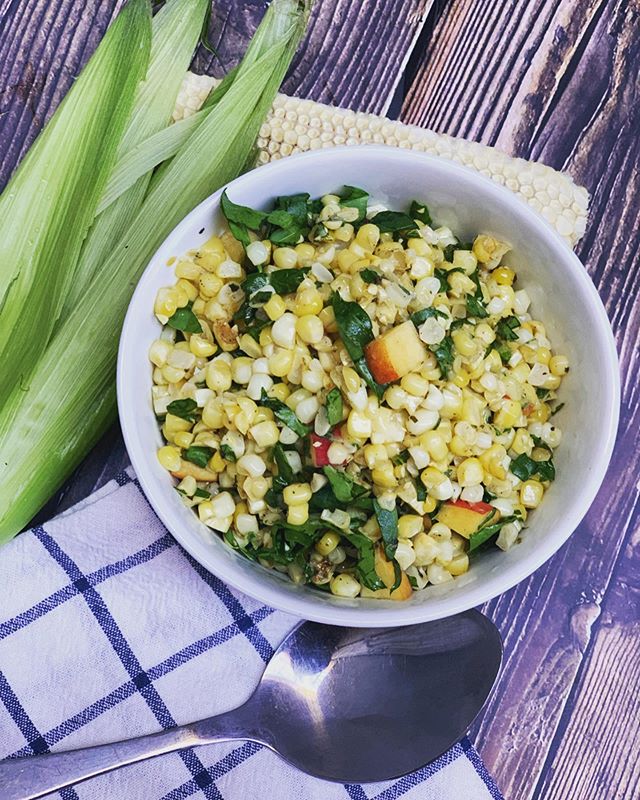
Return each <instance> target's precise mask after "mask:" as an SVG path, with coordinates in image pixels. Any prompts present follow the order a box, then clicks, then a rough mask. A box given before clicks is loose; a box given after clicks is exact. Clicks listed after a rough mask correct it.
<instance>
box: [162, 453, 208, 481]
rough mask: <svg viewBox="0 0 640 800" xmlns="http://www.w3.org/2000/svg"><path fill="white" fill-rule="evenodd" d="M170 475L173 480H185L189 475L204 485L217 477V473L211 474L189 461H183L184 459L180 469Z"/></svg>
mask: <svg viewBox="0 0 640 800" xmlns="http://www.w3.org/2000/svg"><path fill="white" fill-rule="evenodd" d="M171 474H172V475H173V477H174V478H186V477H187V475H191V477H192V478H195V479H196V480H197V481H203V482H205V483H208V482H209V481H215V480H216V478H217V477H218V475H217V473H215V472H212V471H211V470H210V469H206V468H205V467H199V466H198V465H197V464H194V463H192V462H191V461H185V460H184V458H183V459H182V462H181V464H180V469H177V470H176V471H175V472H172V473H171Z"/></svg>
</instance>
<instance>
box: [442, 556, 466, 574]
mask: <svg viewBox="0 0 640 800" xmlns="http://www.w3.org/2000/svg"><path fill="white" fill-rule="evenodd" d="M468 570H469V556H468V555H467V554H466V553H459V554H458V555H457V556H456V557H455V558H453V559H452V560H451V561H449V563H448V564H447V572H449V573H450V574H451V575H464V573H465V572H467V571H468Z"/></svg>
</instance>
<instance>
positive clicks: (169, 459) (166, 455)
mask: <svg viewBox="0 0 640 800" xmlns="http://www.w3.org/2000/svg"><path fill="white" fill-rule="evenodd" d="M158 461H159V462H160V464H161V465H162V466H163V467H164V468H165V469H168V470H169V472H176V471H177V470H179V469H180V464H181V463H182V461H181V459H180V451H179V450H178V449H177V448H175V447H171V446H170V445H165V446H164V447H161V448H160V449H159V450H158Z"/></svg>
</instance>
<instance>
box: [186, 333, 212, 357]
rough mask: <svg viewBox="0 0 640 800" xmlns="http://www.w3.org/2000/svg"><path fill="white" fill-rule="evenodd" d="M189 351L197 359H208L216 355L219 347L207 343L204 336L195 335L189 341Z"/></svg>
mask: <svg viewBox="0 0 640 800" xmlns="http://www.w3.org/2000/svg"><path fill="white" fill-rule="evenodd" d="M189 349H190V350H191V352H192V353H193V355H194V356H195V357H196V358H208V357H209V356H212V355H214V353H215V352H216V351H217V349H218V345H216V344H214V343H213V342H209V341H207V340H206V339H205V338H204V337H203V336H199V335H198V334H194V335H193V336H191V338H190V339H189Z"/></svg>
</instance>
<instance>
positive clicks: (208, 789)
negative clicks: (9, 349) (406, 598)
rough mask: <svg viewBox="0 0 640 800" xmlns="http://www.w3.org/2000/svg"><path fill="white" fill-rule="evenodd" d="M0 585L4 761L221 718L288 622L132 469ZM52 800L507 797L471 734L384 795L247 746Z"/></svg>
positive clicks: (9, 568)
mask: <svg viewBox="0 0 640 800" xmlns="http://www.w3.org/2000/svg"><path fill="white" fill-rule="evenodd" d="M0 587H1V588H0V617H1V619H2V620H4V621H0V757H6V756H29V755H32V754H34V753H46V752H49V750H51V751H59V750H69V749H72V748H76V747H85V746H87V745H94V744H102V743H104V742H110V741H114V740H118V739H126V738H129V737H131V736H139V735H141V734H146V733H151V732H153V731H158V730H161V729H163V728H170V727H172V726H173V725H180V724H182V723H187V722H191V721H193V720H196V719H200V718H202V717H205V716H209V715H212V714H218V713H220V712H222V711H226V710H228V709H231V708H233V707H234V706H237V705H239V704H241V703H243V702H244V701H245V700H246V699H247V698H248V697H249V696H250V694H251V693H252V691H253V689H254V687H255V685H256V684H257V682H258V680H259V677H260V675H261V673H262V671H263V669H264V666H265V664H266V663H267V662H268V661H269V659H270V657H271V655H272V654H273V652H274V650H275V648H276V647H277V646H278V644H279V643H280V642H281V641H282V639H283V638H284V637H285V635H286V634H287V633H288V631H289V630H291V628H292V627H293V626H294V624H295V623H296V620H295V619H294V618H293V617H291V616H289V615H287V614H283V613H280V612H276V611H274V610H273V609H272V608H268V607H266V606H263V605H260V604H259V603H257V602H256V601H255V600H251V599H250V598H248V597H245V596H243V595H241V594H239V593H237V592H234V591H232V590H231V589H229V588H228V587H227V586H226V585H225V584H223V583H222V582H221V581H219V580H218V579H217V578H216V577H214V576H213V575H210V574H209V573H208V572H207V571H206V570H204V569H203V568H202V567H201V566H200V565H199V564H197V563H196V562H194V561H193V560H192V559H191V558H190V557H189V555H188V554H187V553H186V552H185V551H184V550H182V549H181V547H180V546H179V545H178V544H177V543H176V541H175V540H174V539H173V538H172V537H171V535H170V534H169V533H167V531H166V530H165V529H164V528H163V526H162V524H161V523H160V522H159V520H158V519H157V518H156V516H155V515H154V513H153V511H152V510H151V508H150V507H149V505H148V504H147V502H146V500H145V498H144V496H143V495H142V493H141V491H140V488H139V486H138V483H137V481H136V479H135V476H134V475H133V473H132V472H127V473H123V474H122V475H119V476H118V477H117V478H116V480H114V481H112V482H111V483H110V484H108V485H107V486H106V487H104V488H103V489H102V490H100V491H99V492H97V493H96V494H94V495H92V496H91V497H90V498H88V499H87V500H85V501H84V502H82V503H80V504H79V505H78V506H76V507H75V508H73V509H71V511H69V512H67V513H65V514H63V515H61V516H59V517H57V518H56V519H54V520H53V521H51V522H49V523H48V524H47V525H45V526H44V527H39V528H35V529H33V530H32V531H31V532H29V533H26V534H23V535H22V536H19V537H18V538H17V539H15V540H14V541H13V542H11V543H10V544H8V545H6V546H5V547H4V548H3V549H2V552H1V554H0ZM1 796H2V787H0V798H1ZM50 797H55V798H63V800H156V798H162V800H178V799H179V798H185V797H196V798H197V797H205V798H209V800H235V799H236V798H237V800H254V798H255V799H256V800H257V798H259V799H260V800H272V798H273V799H275V798H277V800H298V799H300V800H301V799H302V798H304V799H305V800H315V798H318V800H320V798H322V800H333V798H336V800H337V799H338V798H343V799H344V800H349V798H351V800H372V799H373V798H376V800H393V798H399V797H403V798H406V800H415V799H416V798H421V800H487V798H494V799H496V800H500V799H501V797H502V796H501V794H500V792H499V791H498V789H497V788H496V786H495V784H494V782H493V780H492V779H491V777H490V776H489V774H488V773H487V771H486V769H485V767H484V765H483V764H482V761H481V760H480V757H479V756H478V754H477V753H476V751H475V750H474V749H473V747H472V746H471V744H470V742H469V741H468V740H466V739H465V740H463V741H462V742H461V743H460V744H458V745H456V746H455V747H454V748H452V749H451V750H450V751H449V752H448V753H446V754H445V755H444V756H442V757H441V758H440V759H438V760H437V761H436V762H435V763H433V764H431V765H429V766H428V767H425V768H424V769H421V770H418V771H417V772H415V773H413V774H411V775H407V776H405V777H404V778H401V779H400V780H395V781H388V782H385V783H379V784H365V785H362V786H359V785H345V786H343V785H340V784H334V783H327V782H325V781H320V780H316V779H314V778H310V777H308V776H306V775H303V774H302V773H300V772H298V771H297V770H295V769H294V768H292V767H289V766H288V765H287V764H285V763H284V762H282V761H281V760H280V759H279V758H278V757H277V756H276V755H274V754H273V753H271V752H270V751H269V750H267V749H266V748H264V747H262V746H260V745H258V744H254V743H252V742H244V743H225V744H218V745H209V746H206V747H201V748H196V749H190V750H183V751H181V752H179V753H172V754H169V755H165V756H162V757H160V758H156V759H152V760H150V761H146V762H142V763H140V764H136V765H133V766H129V767H126V768H124V769H122V770H119V771H116V772H112V773H110V774H107V775H104V776H101V777H98V778H94V779H93V780H90V781H86V782H84V783H80V784H78V785H77V786H76V787H74V788H69V789H65V790H63V791H62V792H60V793H56V794H55V795H50Z"/></svg>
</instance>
